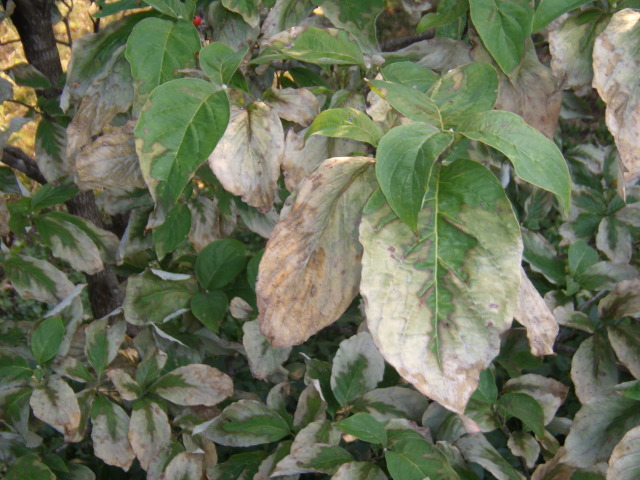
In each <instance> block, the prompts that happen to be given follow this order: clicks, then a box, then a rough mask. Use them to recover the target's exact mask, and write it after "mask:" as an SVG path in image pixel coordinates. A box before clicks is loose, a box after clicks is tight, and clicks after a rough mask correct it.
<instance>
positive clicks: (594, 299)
mask: <svg viewBox="0 0 640 480" xmlns="http://www.w3.org/2000/svg"><path fill="white" fill-rule="evenodd" d="M606 294H607V291H606V290H603V291H602V292H600V293H598V294H597V295H594V296H593V297H591V298H590V299H589V300H587V301H586V302H584V303H583V304H582V305H580V307H578V311H579V312H584V311H585V310H586V309H587V308H589V307H590V306H591V305H593V304H594V303H595V302H597V301H598V300H600V299H601V298H602V297H604V296H605V295H606Z"/></svg>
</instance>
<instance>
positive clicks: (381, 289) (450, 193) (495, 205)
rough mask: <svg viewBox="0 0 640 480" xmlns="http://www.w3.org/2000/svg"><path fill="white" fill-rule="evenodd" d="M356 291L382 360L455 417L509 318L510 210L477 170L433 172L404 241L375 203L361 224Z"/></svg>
mask: <svg viewBox="0 0 640 480" xmlns="http://www.w3.org/2000/svg"><path fill="white" fill-rule="evenodd" d="M360 241H361V243H362V245H363V247H364V256H363V259H362V267H363V271H362V281H361V285H360V292H361V294H362V295H363V297H364V299H365V311H366V317H367V325H368V327H369V331H370V332H371V335H372V336H373V339H374V342H375V344H376V346H377V347H378V349H379V350H380V352H381V353H382V355H383V356H384V357H385V360H387V362H389V363H390V364H391V365H393V366H394V367H395V368H396V369H397V370H398V371H399V372H401V373H402V376H403V377H404V378H405V379H407V380H408V381H410V382H411V383H412V384H413V385H414V386H415V387H416V388H417V389H418V391H420V392H422V393H423V394H425V395H427V396H428V397H430V398H432V399H434V400H437V401H438V402H439V403H440V404H442V405H443V406H445V407H446V408H448V409H450V410H453V411H455V412H459V413H462V412H464V408H465V405H466V403H467V400H468V399H469V397H470V396H471V394H472V393H473V391H474V390H475V389H476V387H477V384H478V377H479V375H480V372H481V371H482V370H484V369H485V368H487V367H488V365H489V364H490V363H491V361H492V360H493V358H494V357H495V356H496V355H497V354H498V352H499V348H500V336H501V334H502V333H503V332H504V331H505V330H507V329H508V328H509V326H510V325H511V321H512V318H513V313H514V310H515V304H516V298H517V294H518V285H519V283H520V262H521V252H522V243H521V238H520V229H519V226H518V222H517V220H516V218H515V215H514V213H513V210H512V208H511V204H510V202H509V200H508V199H507V197H506V196H505V193H504V190H503V188H502V186H501V185H500V183H499V182H498V180H497V179H496V178H495V176H494V175H493V174H492V173H491V172H490V171H489V170H487V169H486V168H485V167H483V166H482V165H480V164H479V163H476V162H473V161H469V160H457V161H455V162H454V163H452V164H450V165H446V166H442V165H437V166H436V167H434V170H433V172H432V174H431V184H430V186H429V190H428V194H427V196H426V197H425V200H424V205H423V208H422V210H421V212H420V214H419V216H418V228H417V233H414V232H412V231H411V230H410V229H409V228H408V227H407V226H406V225H405V224H404V223H403V222H402V221H401V220H400V219H399V218H397V217H396V216H395V215H394V214H393V212H392V210H391V208H390V207H389V206H388V205H387V204H386V202H385V201H384V197H383V196H382V194H374V196H373V197H372V198H371V200H370V201H369V203H368V204H367V206H366V207H365V211H364V214H363V218H362V222H361V224H360Z"/></svg>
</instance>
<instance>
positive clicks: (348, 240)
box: [256, 157, 375, 347]
mask: <svg viewBox="0 0 640 480" xmlns="http://www.w3.org/2000/svg"><path fill="white" fill-rule="evenodd" d="M372 163H373V159H371V158H367V157H352V158H350V157H344V158H332V159H329V160H327V161H325V162H324V163H323V164H322V165H321V166H320V167H319V168H318V170H316V172H315V173H313V174H312V175H311V176H309V177H307V178H306V179H305V180H304V181H303V182H302V184H301V185H300V187H299V189H298V193H297V197H296V201H295V203H294V205H293V206H292V208H291V211H290V212H289V214H288V215H287V216H286V217H285V218H284V220H282V221H281V222H280V223H279V224H278V225H277V226H276V228H275V229H274V231H273V234H272V235H271V238H270V239H269V242H268V243H267V248H266V251H265V253H264V256H263V257H262V261H261V263H260V273H259V274H258V280H257V284H256V294H257V296H258V310H259V311H260V317H259V318H260V328H261V330H262V332H263V333H264V334H265V335H266V337H267V338H268V339H269V340H270V341H271V343H272V344H273V345H275V346H279V347H287V346H291V345H296V344H299V343H302V342H304V341H305V340H306V339H307V338H309V337H310V336H311V335H313V334H314V333H316V332H318V331H319V330H321V329H322V328H324V327H326V326H327V325H330V324H331V323H333V322H334V321H335V320H337V319H338V317H340V315H342V313H343V312H344V311H345V310H346V308H347V307H348V306H349V304H350V303H351V301H352V300H353V298H354V297H355V295H356V293H357V289H358V283H359V281H360V257H361V252H362V247H361V246H360V244H359V243H358V240H357V236H356V235H357V227H358V221H359V219H360V215H361V212H362V206H363V205H364V204H365V202H366V201H367V199H368V198H369V196H370V195H371V192H372V191H373V189H374V188H375V179H374V178H373V174H374V172H373V169H372V168H370V167H371V165H372Z"/></svg>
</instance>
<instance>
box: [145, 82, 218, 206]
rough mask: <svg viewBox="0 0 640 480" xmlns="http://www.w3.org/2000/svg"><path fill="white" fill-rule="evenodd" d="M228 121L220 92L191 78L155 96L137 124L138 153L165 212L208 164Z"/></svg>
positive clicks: (170, 84)
mask: <svg viewBox="0 0 640 480" xmlns="http://www.w3.org/2000/svg"><path fill="white" fill-rule="evenodd" d="M228 122H229V101H228V100H227V96H226V94H225V92H224V91H220V90H218V89H217V88H216V87H215V86H214V85H213V84H211V83H208V82H205V81H204V80H198V79H195V78H184V79H179V80H173V81H171V82H168V83H165V84H163V85H161V86H160V87H158V88H157V89H156V90H154V91H153V93H152V94H151V96H150V97H149V100H148V101H147V103H146V105H145V107H144V108H143V110H142V113H141V114H140V119H139V120H138V124H137V125H136V129H135V134H136V150H137V152H138V156H139V157H140V167H141V168H142V174H143V176H144V179H145V182H147V185H148V186H149V188H150V190H151V193H152V195H153V196H154V199H155V200H156V202H158V203H159V204H160V205H163V206H164V207H165V210H168V209H169V208H170V207H171V206H172V205H173V204H174V203H175V202H176V201H177V200H178V198H179V197H180V194H181V193H182V190H183V189H184V187H185V186H186V185H187V183H188V182H189V180H190V179H191V177H192V176H193V174H194V173H195V171H196V169H197V168H198V167H199V166H200V165H201V164H202V163H203V162H204V161H205V160H206V159H207V157H208V156H209V154H210V153H211V152H212V151H213V148H214V147H215V146H216V144H217V143H218V140H220V138H221V137H222V135H223V133H224V131H225V128H226V127H227V123H228Z"/></svg>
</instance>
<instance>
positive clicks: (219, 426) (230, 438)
mask: <svg viewBox="0 0 640 480" xmlns="http://www.w3.org/2000/svg"><path fill="white" fill-rule="evenodd" d="M290 433H291V431H290V430H289V425H288V424H287V422H286V421H285V420H284V419H283V418H282V417H281V416H280V415H278V414H277V413H276V412H274V411H273V410H270V409H269V408H268V407H266V406H265V405H263V404H262V403H260V402H257V401H255V400H239V401H238V402H235V403H232V404H231V405H229V406H228V407H227V408H225V409H224V410H223V411H222V413H221V414H220V415H219V416H218V417H216V418H215V419H214V420H213V422H212V423H211V425H209V427H208V428H207V429H206V430H205V432H204V435H205V436H206V437H207V438H209V439H210V440H213V441H214V442H216V443H218V444H220V445H226V446H231V447H249V446H251V445H260V444H263V443H270V442H275V441H278V440H280V439H282V438H284V437H286V436H288V435H289V434H290Z"/></svg>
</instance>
